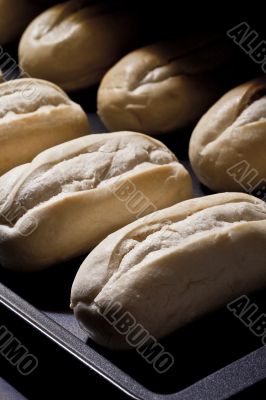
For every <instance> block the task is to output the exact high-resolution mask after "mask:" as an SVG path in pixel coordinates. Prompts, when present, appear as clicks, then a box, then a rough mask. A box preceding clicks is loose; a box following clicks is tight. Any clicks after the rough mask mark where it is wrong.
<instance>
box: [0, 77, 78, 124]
mask: <svg viewBox="0 0 266 400" xmlns="http://www.w3.org/2000/svg"><path fill="white" fill-rule="evenodd" d="M71 104H75V103H73V102H72V101H71V100H70V99H69V97H68V96H67V95H66V93H65V92H64V91H63V90H62V89H60V88H59V87H58V86H56V85H54V84H53V83H51V82H48V81H44V80H41V79H31V78H23V79H17V80H13V81H9V82H6V83H2V84H1V85H0V122H6V119H12V118H13V117H18V116H19V115H23V114H28V113H33V112H37V111H41V110H42V109H47V107H59V106H64V105H71Z"/></svg>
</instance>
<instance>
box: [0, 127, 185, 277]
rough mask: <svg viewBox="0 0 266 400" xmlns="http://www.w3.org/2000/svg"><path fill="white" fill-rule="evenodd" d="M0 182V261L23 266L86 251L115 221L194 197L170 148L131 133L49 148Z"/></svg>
mask: <svg viewBox="0 0 266 400" xmlns="http://www.w3.org/2000/svg"><path fill="white" fill-rule="evenodd" d="M11 182H12V183H11ZM6 185H8V186H6ZM11 186H12V188H11ZM0 188H1V189H2V190H0V265H3V266H4V267H7V268H11V269H17V270H21V271H26V270H27V271H30V270H38V269H39V270H40V269H42V268H45V267H49V266H50V265H52V264H55V263H58V262H60V261H63V260H66V259H69V258H71V257H75V256H78V255H80V254H84V253H86V252H88V251H89V250H90V249H91V248H92V247H93V246H95V245H96V244H98V243H99V242H100V241H101V240H103V239H104V238H105V237H106V236H107V235H108V234H109V233H111V232H113V231H115V230H116V229H118V228H120V227H121V226H124V225H126V224H128V223H129V222H131V221H134V220H135V219H136V218H138V217H140V216H142V215H145V214H148V213H151V212H152V211H154V210H156V209H160V208H164V207H167V206H169V205H172V204H175V203H176V202H178V201H182V200H184V199H187V198H190V197H191V196H192V184H191V179H190V176H189V174H188V172H187V171H186V170H185V168H184V167H183V166H182V165H181V164H180V163H179V162H178V161H177V159H176V157H175V155H174V154H172V153H171V152H170V150H168V148H167V147H165V146H164V145H163V144H162V143H161V142H158V141H156V140H154V139H152V138H150V137H147V136H145V135H142V134H139V133H133V132H119V133H113V134H112V133H108V134H98V135H89V136H85V137H82V138H79V139H76V140H73V141H70V142H67V143H64V144H61V145H58V146H56V147H53V148H51V149H49V150H46V151H44V152H43V153H41V154H39V155H38V156H37V157H36V158H35V159H34V160H33V161H32V163H31V164H27V165H25V166H21V167H19V168H17V169H16V170H14V171H10V172H9V173H8V174H7V175H4V176H3V177H2V178H0Z"/></svg>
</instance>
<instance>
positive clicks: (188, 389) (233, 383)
mask: <svg viewBox="0 0 266 400" xmlns="http://www.w3.org/2000/svg"><path fill="white" fill-rule="evenodd" d="M79 96H81V97H80V98H79V102H80V103H81V104H82V103H83V101H82V99H83V95H82V94H80V95H79ZM91 97H92V98H91V99H90V96H89V97H88V93H87V100H86V104H87V105H88V106H89V107H90V105H93V104H94V101H95V100H93V95H91ZM83 105H84V103H83ZM89 118H90V121H91V124H92V128H93V130H94V131H97V132H101V131H104V127H103V126H102V125H101V123H100V121H99V120H98V118H97V117H96V115H95V114H94V113H92V114H89ZM189 133H190V130H189V129H188V130H187V131H183V132H178V135H179V140H177V136H176V135H175V134H169V135H164V136H162V137H159V139H161V140H163V142H164V143H166V144H167V145H168V147H169V148H170V149H171V150H173V151H174V152H175V154H176V155H177V157H178V158H179V160H180V161H181V162H182V163H183V164H184V165H186V167H187V168H188V169H189V170H190V172H191V173H192V171H191V169H190V166H189V163H188V161H187V158H186V157H187V156H186V155H187V147H188V141H189ZM177 142H178V145H177ZM192 176H193V183H194V190H195V193H196V194H197V195H204V194H208V193H209V191H208V190H207V189H206V188H204V187H203V186H201V185H200V184H199V182H198V181H197V179H196V178H195V177H194V175H193V173H192ZM84 258H85V256H84V257H80V258H78V259H75V260H73V261H70V262H67V263H64V264H62V265H58V266H56V267H54V268H52V269H49V270H46V271H42V272H38V273H30V274H20V273H14V272H9V271H6V270H3V269H0V272H1V282H2V283H3V285H1V286H0V303H1V323H2V324H4V325H5V326H7V327H8V329H9V330H11V332H12V333H13V334H14V336H16V337H18V338H19V340H20V341H21V343H23V345H25V346H26V347H27V348H28V349H30V351H31V352H32V353H33V354H35V355H36V357H37V358H38V360H39V366H38V368H37V369H36V371H35V372H33V373H32V376H28V377H27V378H25V377H21V376H18V377H17V379H18V381H19V384H18V383H17V381H16V379H15V381H16V382H15V384H16V385H17V384H18V386H19V388H20V389H21V390H23V392H26V393H27V391H28V390H29V388H30V393H27V395H28V396H29V398H31V397H30V396H31V395H32V393H33V392H34V387H33V386H36V388H37V392H38V395H37V393H34V394H33V397H32V398H33V399H37V398H38V399H39V398H47V396H50V395H51V393H50V390H52V393H53V394H54V391H55V390H56V388H57V389H58V390H59V392H60V393H63V392H64V393H66V394H68V395H69V393H70V390H71V388H72V389H73V387H72V385H73V381H74V382H76V381H77V380H79V381H80V379H81V377H83V381H82V382H80V383H79V388H81V387H82V385H84V384H85V383H86V385H88V386H89V387H90V388H92V387H93V385H96V387H97V391H98V393H101V391H104V392H106V390H107V392H108V393H113V394H114V396H115V397H114V398H119V397H118V396H123V397H124V398H127V397H128V398H130V396H131V397H133V398H136V399H145V400H146V399H147V400H149V399H169V400H170V399H176V400H181V399H182V400H183V399H184V400H186V399H189V400H194V399H197V400H198V399H211V400H215V399H217V400H218V399H228V398H230V397H231V396H232V395H234V394H236V393H239V392H241V391H243V390H244V389H246V388H248V387H250V386H252V385H254V384H255V383H258V382H260V381H262V380H263V379H264V378H266V349H265V347H264V346H262V343H261V341H260V339H259V338H257V337H256V336H254V335H253V334H252V333H251V332H250V331H249V329H248V328H247V327H246V326H244V325H243V324H242V323H241V322H240V321H239V320H238V319H237V318H236V317H234V315H233V314H232V313H231V312H229V311H228V310H227V308H226V307H224V308H223V309H220V310H218V311H217V312H215V313H212V314H211V315H208V316H206V317H204V318H201V319H200V320H198V321H196V322H194V323H191V324H189V325H188V326H186V327H184V328H182V329H180V330H178V331H177V332H175V333H174V334H172V335H170V336H169V337H167V338H166V339H164V340H162V341H161V342H160V343H162V345H163V346H164V348H165V350H166V351H169V352H170V353H171V354H172V355H173V356H174V358H175V363H174V365H173V367H172V368H171V369H170V370H169V371H168V372H166V373H165V374H158V373H157V372H156V371H154V370H153V368H152V366H151V365H150V364H147V363H146V362H145V361H144V360H143V359H142V358H141V356H140V355H139V354H138V353H137V352H135V351H134V350H131V351H124V352H116V351H110V350H106V349H104V348H102V347H101V346H98V345H96V344H95V343H93V342H92V341H91V340H89V339H88V338H87V334H86V333H85V332H84V331H83V330H81V329H80V327H79V325H78V323H77V322H76V320H75V318H74V316H73V314H72V312H71V311H70V310H69V296H70V288H71V284H72V281H73V279H74V277H75V274H76V271H77V269H78V267H79V266H80V264H81V262H82V261H83V259H84ZM214 263H215V260H214ZM265 295H266V291H262V292H260V293H255V294H253V295H252V296H250V298H251V299H252V300H253V301H255V302H256V304H257V305H258V306H259V308H260V310H261V312H264V311H266V310H265V307H264V301H265ZM263 300H264V301H263ZM20 325H22V328H20ZM24 331H25V333H24ZM1 362H3V360H1ZM6 363H7V362H6ZM73 364H74V365H75V366H74V367H73ZM76 364H80V365H79V366H77V365H76ZM55 367H56V368H55ZM58 369H60V370H61V372H62V371H64V374H63V375H64V379H63V381H62V382H61V384H59V379H58V373H57V371H58ZM66 370H67V371H71V374H70V376H69V377H68V378H66V377H67V376H68V374H67V373H66V372H65V371H66ZM80 370H82V372H78V371H80ZM5 371H7V372H5V373H4V376H5V378H6V379H7V380H8V379H10V374H11V375H12V376H13V375H14V368H13V370H12V368H10V366H6V368H5ZM16 374H17V375H19V373H18V372H16ZM54 376H56V381H54V378H53V377H54ZM31 380H33V383H32V384H31V383H29V382H30V381H31ZM39 380H40V381H43V380H45V381H47V382H49V385H48V387H47V388H43V387H42V391H41V392H40V391H39V385H38V384H37V385H36V383H37V382H38V381H39ZM20 381H22V383H21V382H20ZM51 382H53V384H52V383H51ZM67 382H71V383H72V384H71V387H70V388H69V387H68V385H67ZM42 386H43V385H42ZM74 387H75V384H74ZM51 388H53V389H51ZM43 391H44V392H43ZM75 393H76V394H77V388H75ZM34 396H36V397H34ZM40 396H43V397H40ZM77 398H79V397H77ZM121 398H122V397H121ZM256 399H258V397H256Z"/></svg>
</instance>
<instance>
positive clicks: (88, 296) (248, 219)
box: [71, 193, 266, 349]
mask: <svg viewBox="0 0 266 400" xmlns="http://www.w3.org/2000/svg"><path fill="white" fill-rule="evenodd" d="M265 249H266V206H265V203H264V202H263V201H260V200H258V199H256V198H254V197H252V196H249V195H245V194H241V193H222V194H217V195H212V196H207V197H202V198H197V199H192V200H187V201H184V202H182V203H179V204H176V205H174V206H172V207H169V208H167V209H164V210H160V211H157V212H155V213H153V214H151V215H149V216H147V217H144V218H141V219H139V220H138V221H136V222H134V223H132V224H130V225H128V226H125V227H124V228H122V229H120V230H119V231H117V232H115V233H113V234H112V235H110V236H109V237H107V238H106V239H105V240H104V241H103V242H101V243H100V244H99V245H98V246H97V247H96V248H95V249H94V250H93V251H92V252H91V253H90V254H89V255H88V257H87V259H86V260H85V261H84V262H83V264H82V265H81V267H80V270H79V271H78V273H77V276H76V278H75V280H74V283H73V286H72V294H71V307H72V308H73V309H74V312H75V315H76V317H77V319H78V320H79V321H80V322H81V324H82V325H83V326H84V327H85V329H86V330H87V331H88V332H89V334H90V336H91V337H92V338H93V339H94V340H95V341H96V342H98V343H100V344H102V345H104V346H107V347H110V348H115V349H121V348H125V347H128V346H129V343H128V342H126V341H125V335H120V334H119V333H118V332H117V331H116V330H115V329H114V328H113V327H112V326H111V325H110V324H108V322H106V321H105V320H104V318H103V317H102V316H101V315H102V314H103V313H104V311H106V309H107V308H108V307H109V306H110V305H112V304H116V303H118V304H120V306H121V307H122V310H123V312H129V313H130V315H131V316H133V318H135V320H136V324H137V323H138V324H141V325H142V326H143V328H144V329H147V330H148V332H149V334H150V335H152V336H154V337H155V338H157V339H159V338H161V337H163V336H165V335H167V334H169V333H171V332H172V331H174V330H175V329H177V328H179V327H181V326H182V325H184V324H186V323H188V322H190V321H191V320H193V319H195V318H198V317H200V316H201V315H203V314H205V313H207V312H209V311H211V310H214V309H215V308H217V307H219V306H222V305H224V304H226V302H228V301H229V300H230V299H233V298H235V297H237V296H239V295H240V294H243V293H244V294H246V293H248V292H249V291H251V290H254V289H257V288H260V287H262V286H263V285H265V284H266V278H265ZM121 314H122V313H121Z"/></svg>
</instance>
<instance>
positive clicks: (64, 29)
mask: <svg viewBox="0 0 266 400" xmlns="http://www.w3.org/2000/svg"><path fill="white" fill-rule="evenodd" d="M119 7H120V6H118V9H113V8H110V6H109V5H108V3H104V2H100V3H97V4H95V3H93V4H89V3H88V2H86V1H70V2H67V3H63V4H60V5H57V6H55V7H53V8H51V9H48V10H47V11H45V12H44V13H43V14H41V15H40V16H39V17H37V18H36V19H35V20H34V21H33V22H32V23H31V24H30V25H29V27H28V28H27V29H26V31H25V33H24V35H23V37H22V40H21V43H20V49H19V55H20V64H21V66H22V67H23V69H24V70H25V72H27V73H29V74H31V75H32V76H34V77H35V78H44V79H48V80H50V81H52V82H54V83H57V84H58V85H59V86H61V87H62V88H65V89H66V90H69V91H70V90H74V89H80V88H83V87H88V86H91V85H93V84H95V83H98V82H99V80H100V79H101V78H102V77H103V75H104V73H105V72H106V71H107V70H108V68H109V67H111V66H112V65H113V64H114V63H115V62H116V61H117V60H118V59H119V58H120V56H121V55H122V54H123V53H124V52H125V50H126V49H128V48H130V47H131V43H132V42H134V40H135V39H136V37H137V36H138V31H137V29H135V25H134V23H135V21H136V19H135V18H136V16H134V15H129V14H127V13H126V12H125V11H123V10H121V9H120V8H119ZM0 8H1V3H0ZM24 10H25V11H26V8H24ZM28 18H32V16H31V17H28ZM22 20H23V18H22V19H21V21H22ZM25 23H26V22H25ZM133 26H134V29H133V28H132V27H133ZM21 29H22V28H20V30H21ZM0 32H1V30H0ZM110 32H112V34H110ZM18 35H19V31H17V32H16V33H15V34H14V36H13V38H15V37H17V36H18ZM95 38H96V39H95ZM8 40H11V39H7V40H6V41H8ZM217 40H218V42H217ZM95 44H97V51H94V50H95V48H96V46H95ZM88 49H89V50H90V51H88ZM232 59H233V58H232V54H231V51H230V49H229V48H228V47H227V45H226V44H224V43H223V41H220V39H217V38H211V39H209V38H206V37H201V38H199V39H198V40H197V41H195V39H193V40H191V39H185V40H182V42H179V43H178V42H176V41H175V42H173V41H171V42H167V43H166V42H164V43H163V44H162V43H159V44H155V45H151V46H148V47H145V48H142V49H140V50H136V51H134V52H132V53H130V54H129V55H127V56H125V57H124V58H123V59H122V60H121V61H119V62H118V63H117V64H116V65H115V66H114V67H113V68H112V69H111V70H110V71H108V72H107V74H106V76H105V77H104V79H103V81H102V83H101V86H100V89H99V92H98V112H99V114H100V116H101V118H102V119H103V121H104V122H105V124H106V125H107V127H109V128H110V129H111V130H121V132H116V133H109V134H104V135H97V134H96V135H87V134H88V133H89V124H88V120H87V117H86V115H85V113H84V111H83V110H82V109H81V107H80V106H79V105H77V104H75V103H73V102H72V101H71V100H70V99H69V98H68V96H67V95H66V94H65V93H64V92H63V91H62V89H60V88H59V87H57V86H56V85H55V84H52V83H50V82H47V81H44V80H41V79H23V80H20V81H13V82H8V83H5V84H1V85H0V113H1V118H0V144H1V147H0V160H1V161H0V174H3V175H2V177H1V178H0V264H1V265H2V266H4V267H6V268H10V269H14V270H20V271H35V270H38V269H43V268H46V267H49V266H51V265H54V264H56V263H58V262H61V261H64V260H67V259H70V258H73V257H75V256H77V255H81V254H85V253H86V252H88V251H89V250H90V249H92V248H93V247H95V249H94V250H93V251H92V252H91V254H89V256H88V257H87V259H86V260H85V261H84V263H83V264H82V266H81V268H80V270H79V272H78V274H77V276H76V279H75V281H74V284H73V288H72V294H71V307H72V308H73V309H74V312H75V315H76V317H77V318H78V319H79V320H80V322H81V323H82V324H83V326H84V327H85V328H86V329H87V330H88V331H89V333H90V336H91V337H92V338H94V340H95V341H97V342H98V343H101V344H103V345H105V346H108V347H110V348H124V347H126V346H127V344H126V342H125V340H124V337H123V336H122V335H118V334H117V331H116V330H115V328H114V327H112V326H111V325H110V324H107V323H106V320H105V318H104V317H103V314H104V313H105V311H106V310H107V309H108V307H109V306H112V303H115V302H118V303H119V304H120V305H121V307H122V309H123V310H124V311H125V312H129V313H130V314H131V315H133V317H134V318H135V319H136V321H137V323H139V324H142V325H143V327H144V328H145V329H148V331H149V334H152V335H153V336H154V337H155V338H157V339H159V338H161V337H164V336H165V335H167V334H168V333H170V332H172V331H173V330H175V329H177V328H179V327H180V326H182V325H184V324H185V323H187V322H189V321H191V320H193V319H195V318H197V317H199V316H201V315H202V314H204V313H206V312H208V311H210V310H213V309H215V308H217V307H219V306H220V305H223V304H225V303H226V302H227V301H229V300H230V299H232V298H234V297H236V296H238V295H239V294H242V293H246V292H247V291H251V290H254V289H257V288H260V287H262V286H264V285H265V284H266V282H265V276H266V275H265V268H266V266H265V249H266V246H265V245H266V206H265V203H264V202H263V201H261V200H258V199H255V198H254V197H252V196H249V195H244V194H241V193H231V194H230V193H223V194H217V195H213V196H208V197H204V198H199V199H190V198H191V197H192V185H191V178H190V176H189V174H188V172H187V171H186V170H185V168H184V167H183V166H182V165H181V164H180V163H179V162H178V160H177V159H176V157H175V155H174V154H173V153H171V151H170V150H169V149H167V147H166V146H165V145H163V144H162V143H161V142H159V141H157V140H155V139H152V138H151V137H148V136H145V135H143V134H139V133H135V132H128V131H125V129H127V130H139V131H142V132H145V133H149V134H151V135H154V134H158V133H164V132H168V131H173V130H175V129H179V128H182V127H186V126H188V125H190V124H192V123H195V121H196V120H197V119H198V118H200V117H201V116H202V114H203V113H204V112H205V111H207V109H208V107H209V106H211V105H212V104H213V103H214V101H215V100H216V99H218V97H219V96H220V95H221V94H222V86H223V85H222V83H223V82H224V79H227V76H228V75H227V74H228V72H227V68H226V67H227V65H230V63H231V62H232ZM72 61H73V62H72ZM221 77H222V79H221V80H222V82H220V79H219V78H221ZM32 84H33V86H34V87H35V89H37V90H36V93H38V97H37V98H36V97H35V96H34V90H33V92H32V90H31V87H30V88H29V87H28V85H29V86H30V85H32ZM264 94H265V78H261V79H258V80H255V81H252V82H248V83H246V84H243V85H241V86H239V87H237V88H235V89H233V90H231V91H230V92H229V93H227V94H226V95H225V96H223V97H222V98H221V99H220V100H218V102H217V103H216V104H215V105H214V106H213V107H212V108H211V109H210V110H209V111H207V113H206V114H205V115H204V116H203V117H202V119H201V120H200V122H199V123H198V125H197V126H196V128H195V130H194V132H193V134H192V138H191V142H190V159H191V163H192V166H193V168H194V170H195V172H196V174H197V175H198V177H199V179H200V180H201V181H202V182H203V183H204V184H206V185H207V186H209V187H210V188H212V189H214V190H218V191H219V190H221V191H222V190H228V189H229V190H241V187H239V185H238V184H237V183H236V182H235V181H234V182H232V181H231V180H230V179H232V177H229V176H227V174H226V171H227V169H228V168H230V167H231V166H232V165H231V164H235V163H237V162H238V161H239V160H240V161H241V160H242V159H243V158H245V159H246V160H247V161H248V163H249V164H250V165H251V166H252V167H254V168H255V169H256V170H258V173H259V174H260V177H261V178H262V179H264V177H265V162H264V160H265V158H263V154H264V153H263V150H264V149H265V109H266V108H265V96H264ZM83 135H84V136H83ZM79 136H83V137H80V138H79ZM71 139H73V140H71ZM177 141H178V138H177ZM63 142H66V143H63ZM55 145H57V146H55ZM54 146H55V147H54ZM250 148H252V149H254V150H255V151H250ZM18 150H19V151H18ZM43 150H44V151H43ZM257 154H258V156H256V155H257ZM35 156H36V157H35ZM13 167H14V168H13ZM138 196H141V200H142V202H143V201H144V205H145V207H144V208H143V207H142V208H141V209H139V208H137V209H136V204H138V201H139V197H138ZM132 199H133V200H132ZM134 199H135V200H134ZM183 200H185V201H183ZM145 201H146V203H145ZM178 202H181V203H179V204H176V203H178ZM134 204H135V206H134ZM169 206H171V207H169ZM134 207H135V208H134ZM166 207H169V208H166ZM136 210H137V211H136ZM154 210H157V211H155V212H154V213H152V214H150V213H151V211H154ZM146 214H149V215H146ZM141 215H143V216H144V217H142V218H140V219H138V220H137V221H135V222H133V221H134V220H135V219H137V218H139V217H140V216H141ZM145 215H146V216H145ZM127 224H129V225H127ZM119 228H121V229H119ZM112 232H113V233H112ZM108 235H109V236H108Z"/></svg>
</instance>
